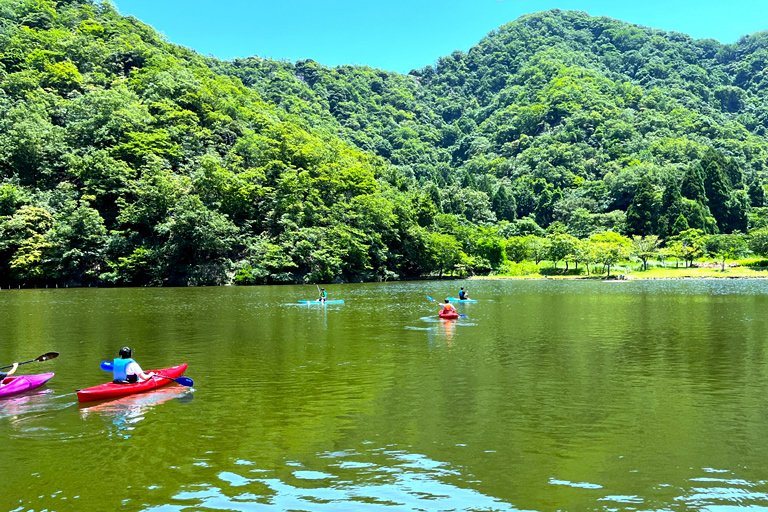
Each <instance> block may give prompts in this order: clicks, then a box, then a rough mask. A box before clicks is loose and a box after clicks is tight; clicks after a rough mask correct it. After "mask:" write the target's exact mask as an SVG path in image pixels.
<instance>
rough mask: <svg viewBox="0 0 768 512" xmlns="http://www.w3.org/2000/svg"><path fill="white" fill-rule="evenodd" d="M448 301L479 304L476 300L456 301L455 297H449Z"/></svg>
mask: <svg viewBox="0 0 768 512" xmlns="http://www.w3.org/2000/svg"><path fill="white" fill-rule="evenodd" d="M448 300H449V301H451V302H477V301H476V300H474V299H455V298H453V297H448Z"/></svg>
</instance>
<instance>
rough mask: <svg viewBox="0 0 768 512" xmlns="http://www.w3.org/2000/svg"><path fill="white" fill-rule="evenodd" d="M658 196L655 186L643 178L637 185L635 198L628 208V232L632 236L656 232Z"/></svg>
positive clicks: (645, 177) (646, 178)
mask: <svg viewBox="0 0 768 512" xmlns="http://www.w3.org/2000/svg"><path fill="white" fill-rule="evenodd" d="M656 212H657V201H656V194H655V193H654V191H653V184H652V183H651V181H650V180H649V179H648V177H647V176H643V178H642V179H641V180H640V183H639V184H638V185H637V190H636V192H635V197H634V198H633V199H632V203H631V204H630V205H629V208H627V224H626V226H627V227H626V230H627V233H628V234H630V235H641V236H646V235H651V234H653V233H654V232H655V231H656V215H657V213H656Z"/></svg>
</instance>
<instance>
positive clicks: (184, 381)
mask: <svg viewBox="0 0 768 512" xmlns="http://www.w3.org/2000/svg"><path fill="white" fill-rule="evenodd" d="M114 368H115V366H114V364H113V363H112V361H102V362H101V369H102V370H104V371H105V372H111V371H112V370H114ZM153 377H160V378H161V379H168V380H172V381H174V382H176V383H177V384H181V385H182V386H187V387H188V388H191V387H192V386H194V385H195V382H194V381H193V380H192V379H190V378H189V377H176V378H173V377H166V376H165V375H158V374H155V375H153Z"/></svg>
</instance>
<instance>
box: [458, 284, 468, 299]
mask: <svg viewBox="0 0 768 512" xmlns="http://www.w3.org/2000/svg"><path fill="white" fill-rule="evenodd" d="M459 300H469V295H467V292H465V291H464V287H463V286H462V287H461V289H460V290H459Z"/></svg>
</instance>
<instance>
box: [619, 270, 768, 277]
mask: <svg viewBox="0 0 768 512" xmlns="http://www.w3.org/2000/svg"><path fill="white" fill-rule="evenodd" d="M735 277H741V278H750V277H751V278H760V277H768V269H766V268H765V267H733V268H728V267H726V268H725V270H724V271H723V270H720V268H719V267H718V268H696V267H691V268H682V267H680V268H675V267H667V268H661V267H656V268H649V269H648V270H646V271H644V272H632V273H630V274H629V275H628V276H627V278H628V279H681V278H735Z"/></svg>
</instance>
